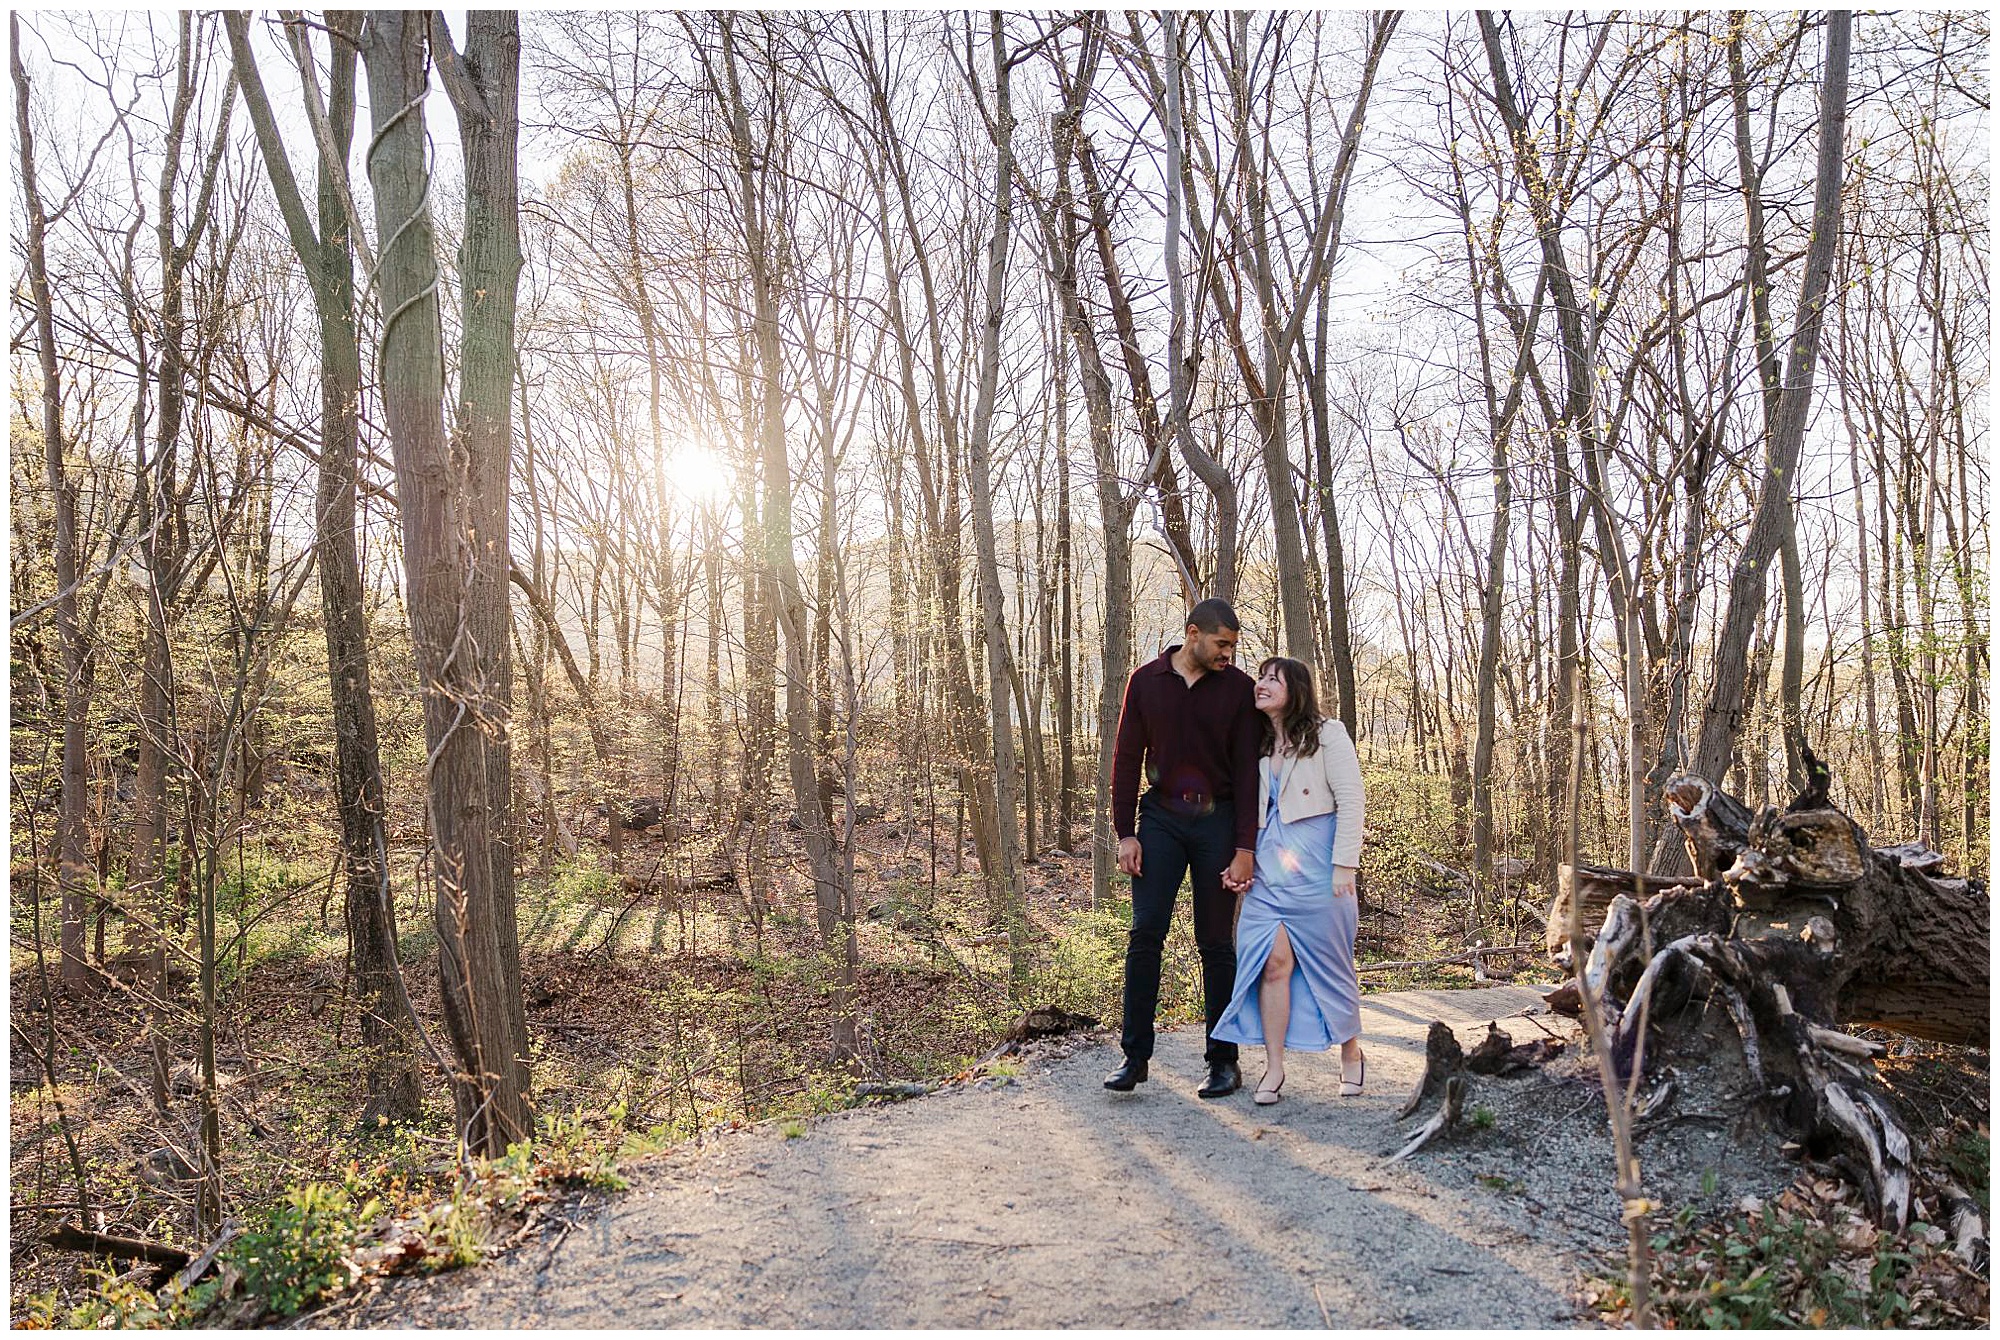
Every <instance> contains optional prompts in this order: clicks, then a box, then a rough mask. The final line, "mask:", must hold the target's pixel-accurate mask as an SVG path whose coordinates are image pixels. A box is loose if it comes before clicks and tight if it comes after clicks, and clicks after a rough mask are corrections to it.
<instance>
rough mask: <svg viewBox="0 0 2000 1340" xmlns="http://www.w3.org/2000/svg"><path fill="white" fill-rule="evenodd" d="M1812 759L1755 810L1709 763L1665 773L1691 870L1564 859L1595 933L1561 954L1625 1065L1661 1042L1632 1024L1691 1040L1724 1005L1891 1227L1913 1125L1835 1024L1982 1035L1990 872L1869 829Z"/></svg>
mask: <svg viewBox="0 0 2000 1340" xmlns="http://www.w3.org/2000/svg"><path fill="white" fill-rule="evenodd" d="M1812 762H1813V764H1814V765H1815V767H1814V770H1813V772H1812V776H1813V784H1812V785H1811V786H1809V787H1808V789H1807V791H1806V793H1805V794H1803V795H1801V796H1800V797H1799V799H1798V800H1796V801H1794V802H1793V803H1792V805H1791V806H1789V807H1788V808H1787V809H1785V810H1783V811H1780V810H1778V809H1777V808H1776V807H1774V806H1765V807H1764V808H1763V809H1762V810H1760V811H1757V812H1755V813H1753V812H1752V811H1751V810H1750V808H1749V807H1748V806H1746V805H1744V804H1743V803H1742V802H1741V801H1738V800H1736V799H1735V798H1734V797H1732V796H1729V795H1727V794H1725V793H1723V792H1722V791H1721V790H1719V789H1718V788H1716V787H1715V786H1714V785H1713V784H1712V783H1710V782H1708V781H1707V780H1706V779H1704V778H1700V777H1694V776H1681V777H1676V778H1674V779H1672V780H1671V781H1669V782H1668V783H1667V785H1666V787H1665V790H1664V796H1665V800H1666V804H1667V811H1668V814H1669V816H1670V817H1671V818H1672V819H1673V820H1674V822H1675V824H1676V825H1677V826H1678V827H1679V829H1680V831H1681V834H1682V836H1683V838H1684V839H1685V840H1686V842H1687V846H1688V852H1689V855H1690V856H1691V857H1692V858H1693V862H1694V867H1695V869H1696V871H1697V872H1698V876H1697V878H1695V879H1692V880H1687V879H1678V880H1664V881H1662V880H1651V879H1648V878H1642V877H1638V876H1635V875H1633V874H1632V873H1631V872H1629V871H1618V870H1604V869H1599V868H1585V869H1582V870H1579V871H1577V872H1576V875H1575V877H1574V878H1573V880H1572V881H1571V883H1570V885H1569V887H1568V888H1567V889H1565V891H1564V893H1565V894H1569V895H1571V896H1574V897H1575V899H1576V901H1577V905H1578V907H1579V908H1580V909H1582V910H1584V911H1585V912H1586V914H1588V915H1587V916H1586V918H1585V922H1586V925H1587V926H1588V927H1590V928H1591V930H1592V932H1593V933H1592V934H1591V935H1590V936H1589V937H1588V940H1587V943H1588V945H1589V948H1588V950H1587V957H1586V960H1585V962H1584V963H1582V964H1581V965H1575V967H1576V970H1577V977H1578V979H1580V981H1581V983H1582V984H1583V986H1584V987H1586V988H1588V989H1590V990H1592V991H1593V992H1595V993H1596V994H1597V995H1598V996H1599V998H1600V999H1601V1000H1602V1001H1603V1004H1604V1015H1605V1024H1606V1027H1607V1031H1608V1035H1609V1037H1608V1043H1609V1046H1610V1048H1611V1051H1612V1055H1613V1060H1614V1061H1615V1063H1616V1065H1617V1068H1618V1070H1619V1072H1620V1073H1622V1074H1625V1075H1627V1076H1630V1075H1631V1073H1632V1071H1633V1070H1634V1069H1635V1068H1641V1067H1644V1066H1645V1065H1646V1063H1647V1060H1648V1059H1650V1058H1651V1057H1652V1056H1654V1055H1656V1054H1657V1052H1658V1049H1649V1048H1648V1046H1647V1041H1646V1038H1647V1035H1649V1034H1651V1035H1663V1041H1666V1042H1673V1041H1674V1040H1676V1039H1681V1040H1683V1041H1685V1042H1686V1043H1687V1046H1686V1048H1685V1050H1687V1051H1694V1052H1700V1051H1702V1050H1703V1048H1702V1046H1701V1043H1700V1039H1701V1038H1702V1037H1704V1036H1706V1034H1705V1033H1704V1032H1703V1030H1705V1029H1708V1028H1709V1027H1710V1026H1711V1024H1710V1021H1711V1019H1714V1020H1717V1021H1719V1026H1720V1027H1722V1028H1725V1029H1729V1030H1733V1032H1734V1033H1735V1034H1736V1036H1737V1039H1738V1040H1739V1042H1740V1043H1741V1062H1742V1067H1743V1069H1744V1071H1745V1072H1747V1078H1748V1080H1749V1085H1748V1091H1749V1092H1750V1093H1751V1095H1752V1098H1753V1100H1755V1101H1761V1102H1765V1103H1768V1104H1770V1105H1771V1107H1772V1110H1773V1111H1774V1112H1775V1115H1776V1116H1777V1118H1778V1119H1779V1120H1780V1121H1781V1122H1783V1123H1784V1124H1785V1125H1786V1126H1787V1127H1789V1128H1790V1129H1791V1130H1792V1131H1794V1132H1796V1133H1797V1134H1798V1135H1799V1137H1800V1138H1801V1139H1802V1141H1803V1142H1804V1143H1805V1145H1806V1146H1807V1148H1808V1150H1809V1151H1810V1152H1812V1153H1813V1154H1815V1155H1816V1156H1818V1157H1822V1158H1825V1159H1827V1160H1829V1161H1830V1162H1832V1163H1834V1164H1835V1165H1836V1166H1838V1167H1840V1168H1842V1169H1843V1170H1844V1171H1845V1172H1846V1173H1847V1174H1848V1175H1849V1176H1850V1177H1851V1178H1852V1180H1854V1181H1855V1182H1856V1183H1857V1184H1858V1185H1859V1186H1860V1187H1861V1188H1862V1190H1863V1193H1864V1195H1865V1196H1866V1197H1867V1199H1868V1201H1869V1204H1870V1208H1871V1210H1872V1212H1873V1213H1874V1215H1875V1217H1876V1219H1877V1221H1878V1222H1879V1223H1881V1224H1882V1225H1883V1226H1885V1227H1888V1228H1892V1229H1895V1228H1901V1227H1902V1226H1903V1225H1904V1224H1905V1223H1906V1222H1907V1220H1908V1218H1909V1215H1910V1212H1911V1204H1912V1177H1913V1172H1914V1167H1913V1164H1914V1152H1913V1142H1912V1141H1911V1139H1910V1137H1909V1133H1908V1132H1907V1131H1906V1130H1905V1129H1904V1127H1903V1124H1902V1120H1901V1118H1900V1117H1899V1116H1898V1115H1897V1114H1896V1109H1895V1106H1894V1104H1893V1103H1892V1102H1891V1101H1890V1099H1889V1094H1888V1091H1887V1089H1886V1088H1885V1086H1884V1085H1883V1084H1882V1082H1881V1080H1880V1078H1879V1077H1878V1076H1877V1074H1876V1071H1875V1058H1876V1056H1878V1055H1879V1054H1880V1051H1881V1049H1880V1048H1879V1047H1877V1046H1875V1045H1874V1044H1871V1043H1868V1042H1864V1041H1862V1040H1861V1039H1857V1038H1854V1037H1852V1036H1851V1035H1849V1034H1848V1033H1846V1032H1844V1031H1842V1028H1843V1026H1852V1025H1867V1026H1872V1027H1879V1028H1886V1029H1890V1030H1893V1031H1896V1032H1901V1033H1907V1034H1910V1035H1913V1036H1917V1037H1923V1038H1929V1039H1932V1040H1935V1041H1940V1042H1948V1043H1956V1044H1960V1045H1976V1046H1984V1045H1986V1044H1987V1041H1988V1030H1989V1020H1990V965H1989V961H1988V956H1987V945H1988V933H1989V932H1988V924H1989V917H1990V909H1989V905H1988V902H1987V897H1986V886H1985V884H1984V882H1983V881H1981V880H1978V879H1970V878H1953V877H1948V876H1946V875H1945V874H1944V873H1943V858H1942V857H1941V856H1939V855H1938V854H1937V853H1935V852H1930V851H1926V850H1924V849H1922V848H1919V847H1915V846H1914V845H1913V844H1907V843H1905V844H1901V845H1898V846H1894V847H1884V848H1876V847H1874V846H1871V845H1870V843H1869V841H1868V836H1867V834H1866V833H1865V832H1863V830H1862V829H1861V827H1860V826H1859V825H1858V824H1856V823H1855V822H1854V821H1853V820H1852V819H1851V818H1849V817H1848V816H1847V815H1845V814H1843V813H1841V812H1840V811H1839V810H1837V809H1834V808H1832V806H1831V802H1830V800H1829V799H1828V795H1827V781H1828V777H1827V774H1826V772H1825V769H1824V768H1823V767H1820V766H1818V764H1817V760H1812ZM1648 890H1650V891H1648ZM1572 891H1573V892H1572ZM1599 895H1606V896H1604V898H1603V901H1602V907H1601V910H1595V909H1594V908H1593V904H1594V903H1595V902H1596V901H1597V898H1598V896H1599ZM1558 902H1559V904H1561V911H1562V915H1563V917H1564V918H1565V919H1566V918H1567V915H1568V904H1567V902H1566V901H1564V895H1559V896H1558ZM1555 922H1556V918H1555V917H1554V916H1553V915H1552V917H1551V926H1552V927H1553V926H1554V924H1555ZM1553 952H1554V951H1553V950H1552V953H1553ZM1576 995H1577V986H1576V983H1575V982H1572V983H1571V984H1570V985H1569V986H1568V987H1566V988H1561V989H1559V990H1558V991H1557V992H1553V993H1551V995H1550V997H1549V1000H1550V1003H1551V1005H1552V1006H1553V1007H1555V1008H1557V1009H1559V1010H1560V1009H1563V1008H1564V1007H1565V1006H1571V1005H1573V1004H1574V1003H1575V998H1576ZM1709 1050H1711V1051H1712V1048H1710V1049H1709Z"/></svg>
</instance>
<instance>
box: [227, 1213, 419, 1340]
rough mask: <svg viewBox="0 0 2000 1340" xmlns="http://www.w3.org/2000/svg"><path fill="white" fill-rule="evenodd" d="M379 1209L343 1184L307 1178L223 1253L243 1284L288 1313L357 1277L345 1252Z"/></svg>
mask: <svg viewBox="0 0 2000 1340" xmlns="http://www.w3.org/2000/svg"><path fill="white" fill-rule="evenodd" d="M380 1208H381V1207H380V1204H379V1202H377V1201H376V1200H374V1199H372V1198H371V1199H369V1200H366V1201H364V1202H362V1203H360V1204H358V1205H357V1204H356V1203H355V1201H354V1200H353V1198H352V1197H350V1196H349V1195H348V1193H347V1190H346V1188H344V1187H336V1186H327V1185H325V1184H324V1183H318V1182H310V1183H307V1184H306V1185H304V1186H299V1187H294V1188H292V1189H291V1190H290V1191H287V1192H286V1193H285V1196H284V1199H283V1200H281V1201H280V1202H279V1203H278V1204H277V1205H275V1206H273V1207H272V1208H271V1209H270V1210H269V1211H268V1212H267V1213H266V1214H265V1216H264V1218H263V1221H262V1222H261V1223H259V1224H257V1225H255V1226H254V1227H252V1228H250V1229H248V1230H246V1231H245V1232H244V1234H243V1236H242V1237H240V1238H238V1239H237V1240H236V1241H235V1243H233V1244H231V1246H230V1247H229V1248H228V1249H227V1251H226V1253H225V1255H226V1257H227V1259H228V1260H229V1262H230V1263H231V1264H232V1265H234V1266H235V1267H236V1268H237V1270H239V1271H241V1272H242V1275H243V1284H244V1287H245V1288H246V1289H248V1290H249V1291H250V1292H251V1293H252V1294H254V1295H256V1296H257V1297H259V1298H262V1299H263V1300H264V1305H265V1306H266V1307H267V1308H269V1309H270V1310H271V1311H272V1312H275V1313H277V1314H278V1315H279V1316H281V1317H289V1316H292V1315H293V1314H294V1313H297V1312H298V1311H300V1310H301V1309H303V1308H305V1307H306V1306H308V1305H309V1304H312V1303H314V1302H317V1301H318V1300H319V1299H321V1298H323V1297H325V1296H326V1295H327V1294H329V1293H331V1292H333V1291H334V1290H335V1289H337V1288H340V1287H342V1286H345V1285H347V1284H349V1283H351V1282H352V1281H353V1280H354V1279H356V1278H358V1277H359V1273H360V1272H359V1271H358V1270H357V1269H356V1268H355V1267H354V1266H353V1265H352V1264H351V1263H350V1262H349V1260H348V1253H349V1252H350V1251H351V1250H352V1248H353V1246H354V1238H355V1234H356V1233H357V1231H358V1230H359V1228H360V1226H361V1225H362V1224H365V1223H367V1222H368V1221H369V1220H370V1219H372V1218H374V1216H375V1213H376V1211H377V1210H378V1209H380Z"/></svg>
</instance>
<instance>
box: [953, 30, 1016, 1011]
mask: <svg viewBox="0 0 2000 1340" xmlns="http://www.w3.org/2000/svg"><path fill="white" fill-rule="evenodd" d="M988 21H989V24H990V29H989V34H990V41H991V44H992V54H993V126H992V135H993V147H994V151H995V153H994V157H995V167H994V172H993V189H994V199H993V233H992V235H991V236H990V237H989V238H988V239H987V245H986V303H985V313H984V320H983V322H982V324H981V327H980V339H979V390H978V399H977V401H976V402H975V404H974V407H973V412H972V424H971V429H972V431H971V437H970V440H969V441H968V443H967V450H966V473H967V476H968V481H969V483H970V485H971V495H972V497H971V501H972V534H973V544H974V545H975V546H976V547H977V549H978V564H979V607H980V609H979V612H980V627H981V630H982V631H983V633H984V634H985V642H986V701H987V706H988V708H989V709H990V710H991V712H992V719H993V770H994V782H993V794H994V804H995V807H996V823H997V825H998V827H999V835H1000V846H999V853H998V854H999V858H1000V869H999V870H997V871H988V872H987V888H988V889H989V890H990V891H991V894H992V896H993V898H994V899H995V900H996V903H997V906H995V907H994V909H993V910H994V912H995V914H996V918H997V919H998V920H999V921H1000V922H1001V924H1002V925H1004V926H1005V927H1006V928H1007V943H1008V951H1009V954H1008V957H1009V961H1010V962H1011V964H1012V968H1013V979H1014V982H1015V984H1016V985H1017V986H1018V985H1021V984H1022V983H1023V982H1024V981H1025V978H1026V973H1027V941H1026V935H1027V919H1026V916H1025V909H1024V908H1023V907H1022V906H1021V888H1020V867H1021V830H1020V823H1019V818H1018V816H1019V813H1020V797H1019V795H1018V793H1017V790H1016V782H1015V768H1016V764H1017V760H1016V757H1015V751H1014V724H1013V706H1012V698H1013V694H1012V693H1011V692H1010V690H1009V685H1010V681H1011V680H1012V679H1013V678H1014V657H1013V652H1012V650H1011V648H1010V647H1009V645H1008V642H1007V613H1006V611H1007V597H1006V592H1005V591H1003V590H1002V589H1001V586H1000V561H999V553H998V548H999V542H998V538H997V536H996V535H995V533H994V526H993V482H992V477H991V453H992V443H993V410H994V401H995V400H996V398H997V396H998V393H999V383H1000V326H1001V321H1002V319H1003V318H1004V317H1005V315H1006V286H1007V257H1008V251H1009V248H1010V246H1011V244H1012V241H1013V218H1014V206H1013V186H1014V181H1013V178H1014V101H1013V92H1012V87H1013V86H1012V80H1011V72H1010V69H1009V65H1008V56H1007V32H1006V23H1005V20H1003V19H1002V18H1001V16H1000V13H999V12H998V11H997V10H996V11H994V12H993V13H992V14H991V15H990V16H989V20H988ZM968 65H969V53H968ZM966 77H967V78H968V79H976V78H977V76H976V75H975V74H974V72H973V71H972V70H971V69H970V68H968V69H967V70H966Z"/></svg>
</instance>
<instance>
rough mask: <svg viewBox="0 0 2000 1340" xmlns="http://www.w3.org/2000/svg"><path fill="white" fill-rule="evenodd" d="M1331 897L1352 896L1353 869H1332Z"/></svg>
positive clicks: (1341, 867)
mask: <svg viewBox="0 0 2000 1340" xmlns="http://www.w3.org/2000/svg"><path fill="white" fill-rule="evenodd" d="M1333 896H1334V897H1336V898H1352V897H1353V896H1354V867H1353V866H1351V865H1337V866H1335V867H1334V868H1333Z"/></svg>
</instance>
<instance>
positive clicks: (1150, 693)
mask: <svg viewBox="0 0 2000 1340" xmlns="http://www.w3.org/2000/svg"><path fill="white" fill-rule="evenodd" d="M1179 650H1180V648H1179V647H1178V646H1173V647H1168V648H1167V649H1166V650H1165V651H1163V652H1161V653H1160V655H1159V656H1158V657H1157V658H1156V659H1154V660H1150V661H1148V662H1146V663H1145V664H1144V665H1142V666H1140V667H1139V668H1138V669H1137V670H1134V671H1133V672H1132V678H1130V679H1129V680H1127V681H1126V682H1125V706H1124V707H1123V708H1122V709H1121V710H1120V711H1119V713H1118V743H1117V745H1116V747H1115V748H1114V749H1113V750H1112V754H1111V824H1112V827H1113V828H1115V829H1116V830H1117V832H1118V836H1119V837H1120V838H1128V837H1131V836H1133V835H1134V834H1135V833H1136V832H1137V831H1138V809H1139V763H1140V757H1141V755H1144V758H1145V765H1146V780H1147V781H1148V782H1150V783H1152V785H1153V787H1154V789H1155V790H1157V791H1159V792H1160V793H1161V796H1162V798H1163V799H1166V800H1169V801H1174V802H1178V803H1179V804H1182V805H1200V804H1204V803H1211V802H1212V803H1214V804H1217V805H1228V804H1233V805H1234V808H1235V814H1236V845H1237V846H1238V847H1241V848H1244V849H1245V850H1248V851H1255V850H1256V849H1257V744H1258V738H1259V737H1258V731H1257V699H1256V682H1255V681H1254V680H1252V679H1251V678H1250V676H1248V675H1246V674H1244V673H1243V672H1242V671H1241V670H1238V669H1237V668H1236V667H1235V666H1233V665H1232V666H1229V667H1227V668H1225V669H1222V670H1210V671H1209V672H1208V673H1207V674H1205V675H1203V676H1202V677H1201V678H1200V679H1197V680H1196V681H1195V682H1194V683H1193V684H1191V685H1190V684H1189V683H1188V682H1187V681H1186V680H1185V679H1182V678H1181V673H1180V671H1178V670H1176V669H1174V653H1175V652H1177V651H1179Z"/></svg>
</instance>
